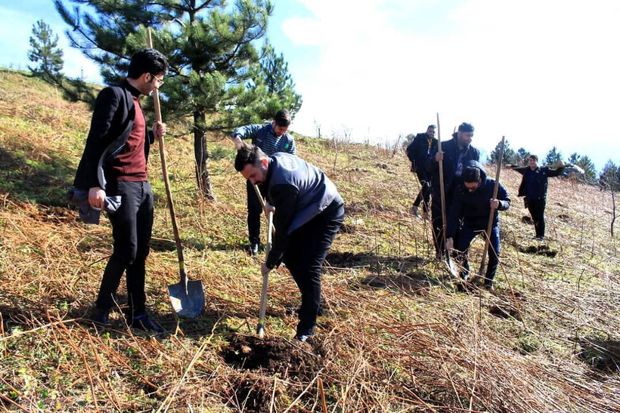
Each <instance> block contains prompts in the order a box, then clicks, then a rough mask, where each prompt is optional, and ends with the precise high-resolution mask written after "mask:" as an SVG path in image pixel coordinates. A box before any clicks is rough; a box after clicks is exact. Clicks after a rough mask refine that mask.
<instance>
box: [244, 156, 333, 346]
mask: <svg viewBox="0 0 620 413" xmlns="http://www.w3.org/2000/svg"><path fill="white" fill-rule="evenodd" d="M235 169H236V170H237V171H239V172H241V175H243V177H244V178H245V179H247V180H248V181H249V182H250V183H252V184H258V185H261V186H262V187H263V189H264V191H265V194H266V201H267V202H268V203H269V205H270V206H268V207H267V208H271V207H274V208H275V213H274V226H275V230H276V232H275V236H274V240H273V245H272V247H271V251H270V252H269V255H268V256H267V259H266V261H265V262H264V263H263V268H262V269H263V272H264V273H267V272H269V271H271V270H272V269H274V268H276V267H277V266H279V265H280V263H281V262H284V263H285V264H286V267H287V268H288V269H289V271H290V272H291V275H292V276H293V279H294V280H295V283H297V287H299V291H300V292H301V308H300V310H299V323H298V324H297V333H296V335H295V338H296V339H298V340H300V341H306V340H307V339H308V337H310V336H312V335H313V334H314V329H315V325H316V318H317V314H318V313H319V309H320V303H321V271H322V266H323V262H324V261H325V256H326V255H327V251H328V250H329V248H330V247H331V244H332V242H333V240H334V237H335V236H336V233H337V232H338V230H339V229H340V226H341V225H342V222H343V220H344V201H343V200H342V197H341V196H340V194H339V193H338V190H337V189H336V186H335V185H334V184H333V183H332V181H330V180H329V178H328V177H327V176H326V175H325V173H323V171H321V170H320V169H318V168H317V167H315V166H313V165H311V164H309V163H307V162H306V161H304V160H303V159H301V158H299V157H297V156H295V155H291V154H288V153H276V154H274V155H272V156H270V157H268V156H267V155H265V154H264V153H263V151H262V150H261V149H260V148H258V147H257V146H254V145H252V146H247V145H246V146H243V147H241V148H240V149H239V151H238V152H237V157H236V159H235Z"/></svg>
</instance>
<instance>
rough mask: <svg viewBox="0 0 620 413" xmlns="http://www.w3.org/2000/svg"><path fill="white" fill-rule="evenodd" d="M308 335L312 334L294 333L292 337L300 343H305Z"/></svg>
mask: <svg viewBox="0 0 620 413" xmlns="http://www.w3.org/2000/svg"><path fill="white" fill-rule="evenodd" d="M310 337H312V334H295V337H293V339H294V340H297V341H300V342H302V343H306V342H307V341H308V339H309V338H310Z"/></svg>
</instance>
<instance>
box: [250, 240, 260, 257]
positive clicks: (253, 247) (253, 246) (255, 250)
mask: <svg viewBox="0 0 620 413" xmlns="http://www.w3.org/2000/svg"><path fill="white" fill-rule="evenodd" d="M248 252H249V254H250V255H251V256H255V255H258V244H255V243H252V244H250V246H249V248H248Z"/></svg>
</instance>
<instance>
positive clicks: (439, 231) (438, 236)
mask: <svg viewBox="0 0 620 413" xmlns="http://www.w3.org/2000/svg"><path fill="white" fill-rule="evenodd" d="M446 206H447V203H446ZM431 220H432V227H433V241H434V243H435V252H436V253H437V254H443V253H444V251H445V247H444V244H443V217H442V216H441V199H440V198H439V195H437V196H435V195H434V194H433V203H432V204H431Z"/></svg>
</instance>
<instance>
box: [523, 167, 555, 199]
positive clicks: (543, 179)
mask: <svg viewBox="0 0 620 413" xmlns="http://www.w3.org/2000/svg"><path fill="white" fill-rule="evenodd" d="M514 170H515V171H517V172H519V173H520V174H521V175H523V178H521V184H520V185H519V193H518V196H525V197H527V199H530V200H535V199H546V198H547V187H548V179H547V178H552V177H554V176H559V175H561V174H562V172H563V171H564V167H561V168H557V169H551V168H549V167H548V166H543V167H542V168H541V167H538V168H536V169H534V170H532V169H530V167H529V166H520V167H518V168H514Z"/></svg>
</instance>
